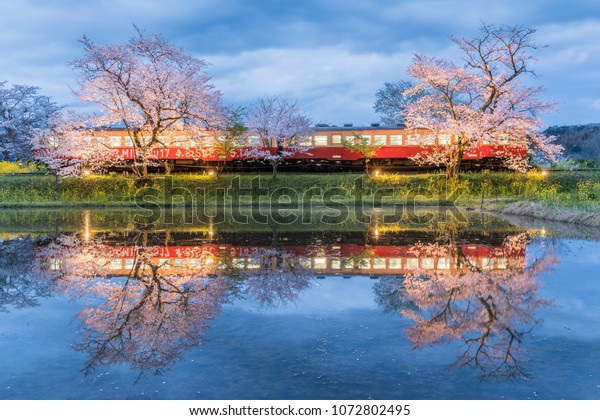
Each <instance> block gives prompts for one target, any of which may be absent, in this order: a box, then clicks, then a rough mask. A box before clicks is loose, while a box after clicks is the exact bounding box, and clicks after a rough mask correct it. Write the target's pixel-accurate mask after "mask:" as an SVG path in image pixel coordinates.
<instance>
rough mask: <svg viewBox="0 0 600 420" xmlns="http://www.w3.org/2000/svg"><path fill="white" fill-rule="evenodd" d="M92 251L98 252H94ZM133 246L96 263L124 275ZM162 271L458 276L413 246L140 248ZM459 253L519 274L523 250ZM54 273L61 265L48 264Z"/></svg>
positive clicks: (480, 248) (465, 247) (446, 257)
mask: <svg viewBox="0 0 600 420" xmlns="http://www.w3.org/2000/svg"><path fill="white" fill-rule="evenodd" d="M96 250H97V248H96ZM139 250H140V248H138V247H134V246H111V245H102V251H103V252H102V253H103V254H105V255H106V260H105V261H100V263H101V264H102V265H103V267H104V269H105V273H106V274H110V275H126V274H128V273H129V272H130V271H131V269H132V268H133V266H134V264H135V258H136V256H137V255H136V253H137V252H139ZM145 251H146V252H150V254H151V255H152V262H153V264H156V265H157V266H160V267H161V271H163V270H164V272H168V273H170V274H176V273H177V272H179V271H181V272H189V271H190V270H198V271H201V270H202V271H205V272H209V273H211V272H213V273H214V272H217V271H219V270H225V269H239V270H246V271H254V270H256V271H258V270H277V269H278V264H279V263H280V262H281V258H283V259H288V260H293V261H294V263H296V262H297V263H299V264H301V265H302V266H303V267H305V268H307V269H309V270H311V271H312V272H314V273H315V274H343V275H355V274H365V275H404V274H406V273H408V272H411V271H414V270H424V271H432V272H457V271H461V270H462V268H461V267H460V266H458V264H457V261H456V258H455V257H453V256H452V255H450V252H448V251H446V252H443V251H442V252H439V248H437V249H436V250H435V251H429V252H428V251H427V247H425V249H424V251H423V250H422V251H420V252H419V251H418V250H417V249H415V246H414V245H372V246H371V245H358V244H344V243H341V244H337V245H318V246H306V245H286V246H283V247H280V248H272V247H269V246H264V245H257V246H254V245H248V246H247V245H242V246H235V245H230V244H211V243H209V244H203V245H196V246H158V245H157V246H151V247H149V248H146V249H145ZM460 253H461V254H462V257H463V258H466V259H467V260H468V263H469V265H470V266H471V267H477V268H478V269H481V270H487V271H502V270H509V269H512V270H514V269H518V270H520V269H522V268H523V267H524V264H525V250H524V248H523V249H518V250H516V251H515V250H514V249H508V248H506V247H504V246H503V245H488V244H468V243H467V244H461V245H460ZM51 264H52V268H53V269H59V268H60V267H61V266H62V261H60V260H58V259H56V260H54V261H53V262H51Z"/></svg>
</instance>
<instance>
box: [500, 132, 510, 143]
mask: <svg viewBox="0 0 600 420" xmlns="http://www.w3.org/2000/svg"><path fill="white" fill-rule="evenodd" d="M498 140H499V143H500V144H508V134H500V137H499V138H498Z"/></svg>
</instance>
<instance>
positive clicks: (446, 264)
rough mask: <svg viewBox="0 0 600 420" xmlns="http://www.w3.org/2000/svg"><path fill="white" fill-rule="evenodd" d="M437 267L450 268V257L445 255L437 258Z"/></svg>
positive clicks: (440, 268) (441, 268) (439, 268)
mask: <svg viewBox="0 0 600 420" xmlns="http://www.w3.org/2000/svg"><path fill="white" fill-rule="evenodd" d="M437 268H438V270H448V269H449V268H450V259H448V258H446V257H440V258H438V262H437Z"/></svg>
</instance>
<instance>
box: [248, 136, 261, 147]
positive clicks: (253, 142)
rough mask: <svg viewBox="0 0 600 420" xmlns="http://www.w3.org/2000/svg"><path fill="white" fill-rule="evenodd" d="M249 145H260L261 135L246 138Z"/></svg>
mask: <svg viewBox="0 0 600 420" xmlns="http://www.w3.org/2000/svg"><path fill="white" fill-rule="evenodd" d="M246 141H247V142H248V145H250V146H259V145H260V137H258V136H248V138H247V139H246Z"/></svg>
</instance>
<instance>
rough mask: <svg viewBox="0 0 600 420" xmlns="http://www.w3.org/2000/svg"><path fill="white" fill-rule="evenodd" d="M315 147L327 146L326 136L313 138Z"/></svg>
mask: <svg viewBox="0 0 600 420" xmlns="http://www.w3.org/2000/svg"><path fill="white" fill-rule="evenodd" d="M314 145H315V146H327V136H315V140H314Z"/></svg>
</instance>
